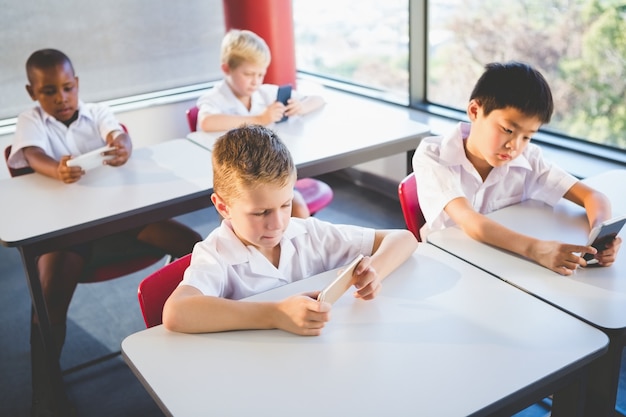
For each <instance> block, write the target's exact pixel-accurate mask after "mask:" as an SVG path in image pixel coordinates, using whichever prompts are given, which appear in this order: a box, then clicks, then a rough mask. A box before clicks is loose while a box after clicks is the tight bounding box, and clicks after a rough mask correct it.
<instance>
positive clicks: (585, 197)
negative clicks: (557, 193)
mask: <svg viewBox="0 0 626 417" xmlns="http://www.w3.org/2000/svg"><path fill="white" fill-rule="evenodd" d="M564 198H566V199H567V200H570V201H571V202H573V203H575V204H578V205H579V206H582V207H584V208H585V212H586V213H587V220H588V221H589V227H590V229H593V228H594V227H595V226H597V225H599V224H600V223H602V222H603V221H605V220H609V219H610V218H611V217H612V214H611V213H612V212H611V201H610V200H609V198H608V197H607V196H606V195H604V194H603V193H601V192H599V191H597V190H594V189H593V188H591V187H589V186H588V185H586V184H583V183H582V182H580V181H578V182H577V183H576V184H574V185H573V186H572V187H571V188H570V189H569V190H568V191H567V192H566V193H565V195H564ZM621 243H622V238H620V237H616V238H615V239H613V241H612V242H611V243H609V244H607V245H606V247H605V248H604V249H602V250H601V251H600V252H599V253H598V254H597V255H596V257H595V258H596V260H597V261H598V263H599V265H601V266H610V265H612V264H613V263H614V262H615V259H616V258H617V253H618V252H619V249H620V246H621Z"/></svg>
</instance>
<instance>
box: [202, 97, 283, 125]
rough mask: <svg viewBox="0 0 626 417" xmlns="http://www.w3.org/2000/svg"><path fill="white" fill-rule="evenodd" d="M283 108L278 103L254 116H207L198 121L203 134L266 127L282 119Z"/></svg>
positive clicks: (281, 104)
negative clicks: (256, 126) (247, 127)
mask: <svg viewBox="0 0 626 417" xmlns="http://www.w3.org/2000/svg"><path fill="white" fill-rule="evenodd" d="M283 113H285V106H284V105H283V103H280V102H278V101H276V102H274V103H272V104H270V105H269V106H267V108H266V109H265V111H264V112H263V113H261V114H259V115H256V116H239V115H235V114H221V113H218V114H207V115H204V116H202V117H201V119H200V124H199V125H200V129H201V130H203V131H205V132H222V131H226V130H230V129H235V128H237V127H240V126H241V125H244V124H249V125H251V124H257V125H263V126H267V125H269V124H272V123H274V122H277V121H279V120H280V119H282V118H283Z"/></svg>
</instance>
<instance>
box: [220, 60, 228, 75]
mask: <svg viewBox="0 0 626 417" xmlns="http://www.w3.org/2000/svg"><path fill="white" fill-rule="evenodd" d="M222 72H223V73H224V74H226V75H228V74H230V67H229V66H228V64H227V63H225V62H224V63H222Z"/></svg>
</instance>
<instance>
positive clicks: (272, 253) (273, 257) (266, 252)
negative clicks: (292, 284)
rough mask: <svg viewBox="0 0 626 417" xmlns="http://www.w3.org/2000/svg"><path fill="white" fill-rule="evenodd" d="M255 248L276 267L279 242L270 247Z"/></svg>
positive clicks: (278, 255) (278, 258) (278, 256)
mask: <svg viewBox="0 0 626 417" xmlns="http://www.w3.org/2000/svg"><path fill="white" fill-rule="evenodd" d="M257 249H258V250H259V252H261V254H263V256H265V257H266V258H267V260H268V261H270V262H271V263H272V265H274V267H275V268H276V269H278V264H279V263H280V244H278V245H276V246H274V247H273V248H270V249H261V248H257Z"/></svg>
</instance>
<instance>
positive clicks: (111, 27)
mask: <svg viewBox="0 0 626 417" xmlns="http://www.w3.org/2000/svg"><path fill="white" fill-rule="evenodd" d="M0 23H1V24H0V39H2V71H0V96H1V97H2V104H0V119H5V118H11V117H15V116H17V114H19V113H20V112H21V111H23V110H25V109H27V108H29V107H30V106H32V101H31V100H30V98H29V96H28V94H27V93H26V90H25V88H24V85H25V84H26V74H25V70H24V64H25V63H26V60H27V58H28V56H29V55H30V54H31V53H32V52H33V51H35V50H37V49H41V48H55V49H59V50H61V51H63V52H65V53H66V54H67V55H68V56H69V57H70V59H71V60H72V61H73V64H74V67H75V69H76V74H77V75H78V76H79V78H80V96H81V99H82V100H83V101H104V100H110V99H116V98H120V97H128V96H133V95H140V94H145V93H153V92H157V91H162V90H166V89H172V88H177V87H183V86H189V85H193V84H198V83H203V82H206V81H207V80H212V79H218V78H220V77H221V71H220V66H219V53H220V48H219V45H220V42H221V40H222V37H223V35H224V17H223V11H222V1H221V0H187V1H185V2H173V1H170V0H134V1H126V0H109V1H106V2H93V1H85V0H64V1H60V2H59V1H57V2H47V1H42V0H37V1H27V2H16V1H13V2H11V5H10V6H9V5H5V6H4V7H2V13H1V14H0Z"/></svg>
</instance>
